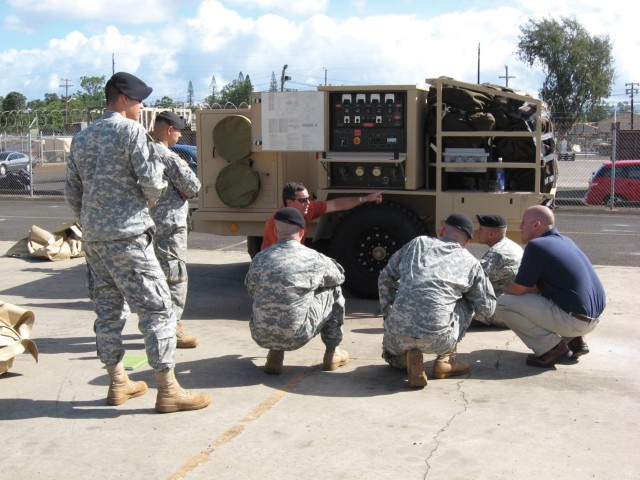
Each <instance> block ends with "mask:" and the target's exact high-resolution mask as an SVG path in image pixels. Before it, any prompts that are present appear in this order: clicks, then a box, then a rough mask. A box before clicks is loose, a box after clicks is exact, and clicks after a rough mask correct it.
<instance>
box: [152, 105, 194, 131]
mask: <svg viewBox="0 0 640 480" xmlns="http://www.w3.org/2000/svg"><path fill="white" fill-rule="evenodd" d="M156 120H162V121H163V122H164V123H166V124H167V125H171V126H172V127H173V128H176V129H178V130H184V128H185V127H186V126H187V124H186V123H185V121H184V118H182V117H179V116H178V115H176V114H175V113H173V112H170V111H168V110H167V111H165V112H160V113H159V114H158V115H156Z"/></svg>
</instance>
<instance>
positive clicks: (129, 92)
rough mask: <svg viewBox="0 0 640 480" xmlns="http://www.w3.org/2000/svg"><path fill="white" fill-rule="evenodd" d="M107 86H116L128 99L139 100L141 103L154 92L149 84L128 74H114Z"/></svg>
mask: <svg viewBox="0 0 640 480" xmlns="http://www.w3.org/2000/svg"><path fill="white" fill-rule="evenodd" d="M107 85H112V86H114V87H115V88H117V89H118V91H120V92H122V93H124V94H125V95H126V96H127V97H129V98H133V99H134V100H138V101H139V102H141V101H142V100H144V99H145V98H147V97H148V96H149V95H151V92H152V91H153V88H151V87H149V86H147V84H146V83H144V82H143V81H142V80H140V79H139V78H138V77H136V76H135V75H131V74H130V73H127V72H118V73H114V74H113V76H112V77H111V78H110V79H109V81H108V82H107Z"/></svg>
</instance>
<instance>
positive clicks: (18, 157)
mask: <svg viewBox="0 0 640 480" xmlns="http://www.w3.org/2000/svg"><path fill="white" fill-rule="evenodd" d="M17 170H26V171H27V172H28V171H29V170H31V161H30V159H29V155H27V154H25V153H22V152H0V176H3V177H4V176H5V175H6V174H7V172H10V171H14V172H15V171H17Z"/></svg>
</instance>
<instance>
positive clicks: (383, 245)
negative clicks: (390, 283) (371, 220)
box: [358, 229, 399, 275]
mask: <svg viewBox="0 0 640 480" xmlns="http://www.w3.org/2000/svg"><path fill="white" fill-rule="evenodd" d="M398 247H399V243H398V240H397V239H396V238H395V237H394V236H393V235H391V234H390V233H389V232H385V231H383V230H378V229H374V230H370V231H368V232H366V233H365V235H363V236H362V240H361V241H360V248H359V252H358V263H359V264H360V265H361V266H362V267H363V268H364V269H365V270H367V271H368V272H369V273H371V274H373V275H377V274H378V273H379V272H380V270H382V269H383V268H384V266H385V265H386V264H387V260H389V257H390V256H391V255H392V254H393V253H394V252H395V251H396V250H397V249H398Z"/></svg>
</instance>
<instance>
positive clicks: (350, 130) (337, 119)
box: [329, 90, 407, 152]
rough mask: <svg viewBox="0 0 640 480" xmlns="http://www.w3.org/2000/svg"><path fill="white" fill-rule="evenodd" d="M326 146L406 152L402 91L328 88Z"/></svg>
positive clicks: (340, 149)
mask: <svg viewBox="0 0 640 480" xmlns="http://www.w3.org/2000/svg"><path fill="white" fill-rule="evenodd" d="M329 109H330V117H329V118H330V124H329V129H330V150H331V151H334V152H406V150H407V128H406V126H407V118H406V116H407V109H406V92H405V91H385V90H380V91H370V90H367V91H358V90H353V91H341V92H331V93H330V97H329Z"/></svg>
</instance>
